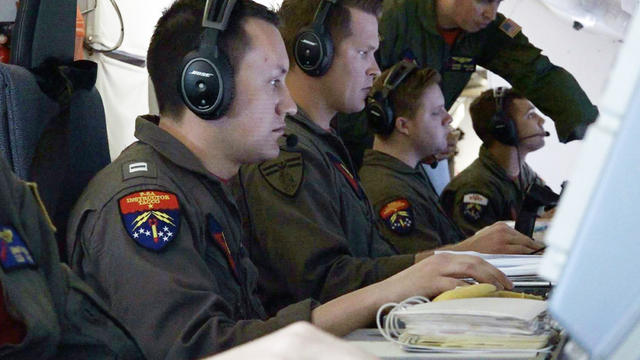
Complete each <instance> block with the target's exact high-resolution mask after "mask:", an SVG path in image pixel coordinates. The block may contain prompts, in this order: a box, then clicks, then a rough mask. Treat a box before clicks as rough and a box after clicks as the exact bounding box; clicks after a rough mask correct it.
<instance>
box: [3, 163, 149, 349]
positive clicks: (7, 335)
mask: <svg viewBox="0 0 640 360" xmlns="http://www.w3.org/2000/svg"><path fill="white" fill-rule="evenodd" d="M105 309H106V307H105V306H104V305H103V303H102V302H101V301H100V300H99V299H98V297H97V296H96V295H95V294H94V293H93V291H92V290H91V289H90V288H89V287H88V286H87V285H86V284H84V283H83V282H82V281H80V279H78V278H77V277H76V276H75V275H74V274H73V273H72V272H71V271H70V270H69V268H68V267H67V266H66V265H63V264H62V263H60V259H59V257H58V247H57V245H56V242H55V238H54V236H53V232H52V224H51V221H50V220H49V218H48V216H47V214H46V211H45V210H44V207H42V202H41V201H40V200H39V196H38V195H37V190H36V188H35V184H26V183H24V182H22V181H20V180H19V179H18V178H17V177H16V176H15V175H14V174H13V173H11V171H10V169H9V166H8V164H7V162H6V161H5V160H4V157H2V156H0V358H2V359H29V360H30V359H81V358H82V359H142V358H143V357H142V353H141V352H140V350H139V349H138V347H137V345H136V343H135V342H134V341H133V339H132V338H131V337H130V336H129V334H128V333H127V332H126V331H125V330H124V328H122V326H120V324H119V323H118V322H117V321H115V320H114V319H113V317H111V315H110V314H109V313H108V312H107V311H106V310H105Z"/></svg>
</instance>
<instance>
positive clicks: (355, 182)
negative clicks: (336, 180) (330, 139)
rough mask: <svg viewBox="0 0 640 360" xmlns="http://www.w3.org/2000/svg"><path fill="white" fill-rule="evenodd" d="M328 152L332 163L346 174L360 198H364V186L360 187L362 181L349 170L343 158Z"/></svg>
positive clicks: (345, 176)
mask: <svg viewBox="0 0 640 360" xmlns="http://www.w3.org/2000/svg"><path fill="white" fill-rule="evenodd" d="M326 154H327V156H328V157H329V160H330V161H331V163H332V164H333V165H334V166H335V167H336V168H337V169H338V171H339V172H340V173H341V174H342V175H343V176H344V178H345V179H347V182H348V183H349V185H350V186H351V188H352V189H353V191H355V193H356V195H357V196H358V198H360V199H364V191H363V190H362V187H360V183H359V182H358V180H356V178H355V177H354V176H353V174H352V173H351V171H349V169H348V168H347V167H346V166H345V165H344V163H343V162H342V160H340V159H339V158H338V157H337V156H335V155H333V154H332V153H330V152H327V153H326Z"/></svg>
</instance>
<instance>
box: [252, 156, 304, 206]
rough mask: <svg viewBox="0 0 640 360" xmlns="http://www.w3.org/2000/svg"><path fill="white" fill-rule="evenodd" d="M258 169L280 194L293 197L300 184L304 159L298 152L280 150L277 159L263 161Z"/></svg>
mask: <svg viewBox="0 0 640 360" xmlns="http://www.w3.org/2000/svg"><path fill="white" fill-rule="evenodd" d="M258 169H259V170H260V174H262V176H263V177H264V179H265V180H266V181H267V183H269V185H271V186H272V187H273V188H274V189H276V190H277V191H279V192H281V193H282V194H284V195H287V196H290V197H293V196H295V195H296V193H297V192H298V189H300V184H302V177H303V175H304V160H303V159H302V154H300V153H298V152H289V151H283V150H280V156H279V157H278V158H277V159H275V160H270V161H265V162H263V163H262V164H260V166H258Z"/></svg>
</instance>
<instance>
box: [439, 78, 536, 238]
mask: <svg viewBox="0 0 640 360" xmlns="http://www.w3.org/2000/svg"><path fill="white" fill-rule="evenodd" d="M469 113H470V114H471V121H472V123H473V130H474V131H475V132H476V134H477V135H478V137H479V138H480V139H481V140H482V142H483V144H482V147H481V148H480V154H479V157H478V159H476V160H475V161H474V162H473V163H472V164H471V165H469V167H467V168H466V169H464V170H463V171H462V172H461V173H460V174H458V176H456V177H455V178H454V179H453V180H451V182H450V183H449V185H447V186H446V187H445V189H444V190H443V191H442V197H441V202H442V206H443V207H444V209H445V211H446V212H447V213H448V214H449V216H451V217H452V218H453V219H454V220H455V222H456V223H457V224H458V225H459V226H460V227H461V228H462V230H463V231H464V232H465V233H466V234H473V233H475V232H476V231H478V230H479V229H482V228H483V227H485V226H487V225H491V224H493V223H495V222H496V221H500V220H516V219H517V216H518V213H519V212H520V207H521V206H522V201H523V200H524V197H525V193H526V191H527V189H528V188H529V186H530V185H531V184H533V183H536V184H538V185H541V186H544V181H542V179H540V178H539V177H538V175H537V174H536V173H535V172H534V171H533V170H532V169H531V168H530V167H529V165H527V163H526V162H525V159H526V157H527V154H529V153H531V152H533V151H536V150H538V149H540V148H542V147H543V146H544V138H545V136H547V135H548V133H546V132H545V131H544V128H543V127H542V125H543V124H544V119H543V118H542V117H541V116H540V115H539V114H538V113H537V112H536V108H535V107H534V106H533V104H532V103H531V101H529V100H527V99H526V98H525V97H524V95H522V94H520V93H519V92H517V91H515V90H513V89H506V88H497V89H495V90H487V91H485V92H483V93H482V94H481V95H480V96H479V97H478V98H476V99H475V100H474V101H473V103H471V106H470V107H469ZM502 124H504V125H505V126H504V127H503V126H502ZM504 129H508V130H504Z"/></svg>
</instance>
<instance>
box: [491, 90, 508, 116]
mask: <svg viewBox="0 0 640 360" xmlns="http://www.w3.org/2000/svg"><path fill="white" fill-rule="evenodd" d="M506 93H507V88H505V87H502V86H499V87H497V88H495V89H493V100H494V101H495V102H496V113H501V112H503V111H504V108H503V102H504V96H505V95H506Z"/></svg>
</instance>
